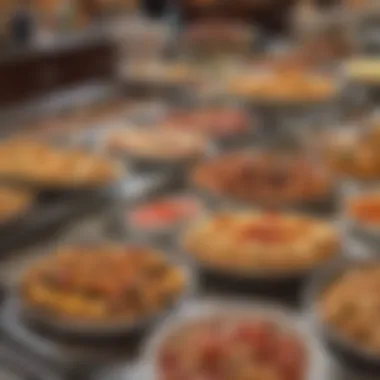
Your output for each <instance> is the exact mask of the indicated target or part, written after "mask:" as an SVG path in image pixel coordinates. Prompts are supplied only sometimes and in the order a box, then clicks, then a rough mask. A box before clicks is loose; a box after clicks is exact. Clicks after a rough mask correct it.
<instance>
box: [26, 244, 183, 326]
mask: <svg viewBox="0 0 380 380" xmlns="http://www.w3.org/2000/svg"><path fill="white" fill-rule="evenodd" d="M185 282H186V279H185V275H184V273H183V272H182V270H180V269H179V268H177V267H175V266H173V265H171V264H170V263H168V262H167V261H166V259H165V258H164V256H163V255H162V254H160V253H159V252H156V251H153V250H150V249H144V248H136V247H122V246H106V245H104V246H100V247H96V248H83V247H69V248H65V249H62V250H60V251H58V252H57V253H56V254H55V255H53V256H51V257H49V258H47V259H45V260H42V261H41V262H39V263H37V264H36V265H34V266H33V267H32V268H30V269H29V270H28V271H27V273H26V274H25V276H24V278H23V281H22V287H21V289H22V294H21V296H22V299H23V301H24V302H25V303H26V305H28V306H29V307H32V308H33V309H36V310H41V311H42V312H44V313H46V314H48V315H51V316H56V317H60V318H62V319H69V320H70V319H74V320H79V321H93V322H96V321H99V322H101V321H104V322H107V321H114V320H126V321H135V320H137V319H138V318H140V317H145V316H149V315H151V314H153V313H157V312H160V311H162V310H163V309H165V308H166V307H167V306H168V305H170V304H171V303H173V302H175V301H176V299H177V298H178V297H179V296H180V294H181V293H182V291H183V290H184V286H185Z"/></svg>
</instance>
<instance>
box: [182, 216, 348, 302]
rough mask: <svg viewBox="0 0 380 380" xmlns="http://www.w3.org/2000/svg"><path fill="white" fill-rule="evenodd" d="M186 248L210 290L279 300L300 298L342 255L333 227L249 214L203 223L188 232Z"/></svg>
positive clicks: (184, 238) (184, 236) (315, 221)
mask: <svg viewBox="0 0 380 380" xmlns="http://www.w3.org/2000/svg"><path fill="white" fill-rule="evenodd" d="M217 229H219V231H217ZM244 243H245V244H244ZM180 246H181V250H182V252H184V257H185V258H186V259H187V260H188V261H189V262H190V263H191V264H192V265H193V266H194V267H195V268H197V270H198V271H199V273H200V274H201V277H202V278H204V279H205V280H206V282H210V285H212V284H215V285H217V284H220V285H221V286H222V287H223V289H225V288H235V289H236V290H240V289H242V290H244V292H256V291H257V292H260V293H261V292H262V293H269V294H272V295H274V296H276V295H278V296H283V295H284V296H288V295H289V294H287V293H289V292H290V293H293V294H295V293H296V292H295V291H297V290H299V287H300V286H301V285H302V284H303V282H304V281H305V280H306V279H308V278H309V277H310V276H311V275H312V274H313V273H315V272H316V271H318V270H319V269H320V268H321V267H323V266H325V265H327V264H329V263H330V262H331V261H333V260H335V259H336V258H337V257H339V255H340V250H341V245H340V241H339V237H338V232H337V231H336V229H335V226H333V225H332V224H330V223H324V222H321V221H318V219H314V218H310V217H309V218H305V217H299V216H297V215H293V214H278V215H276V214H270V213H259V212H247V211H246V210H244V211H240V212H239V211H236V210H234V211H231V212H228V211H224V212H222V213H218V214H214V215H211V216H207V217H205V218H203V219H200V220H198V222H196V223H195V224H193V225H192V226H190V227H188V228H187V229H185V230H184V233H183V234H182V237H181V239H180Z"/></svg>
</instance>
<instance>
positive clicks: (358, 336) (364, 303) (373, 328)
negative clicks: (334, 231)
mask: <svg viewBox="0 0 380 380" xmlns="http://www.w3.org/2000/svg"><path fill="white" fill-rule="evenodd" d="M379 287H380V264H378V263H370V264H368V265H359V266H352V267H350V268H349V269H347V270H346V271H344V273H343V274H342V275H340V276H339V277H338V278H336V279H335V280H334V281H333V282H332V283H331V284H328V285H327V287H326V288H325V290H324V291H323V292H322V294H321V295H320V299H319V300H318V313H319V314H320V316H321V319H322V321H323V323H325V324H326V326H328V327H329V328H330V329H331V330H332V331H333V332H335V333H337V334H338V335H339V336H340V337H342V338H344V339H345V340H346V341H347V342H349V343H351V344H352V345H355V346H356V347H359V348H361V349H362V350H364V351H369V352H371V353H373V354H375V355H377V356H379V355H380V328H379V326H380V323H379V322H380V313H379V310H380V299H379Z"/></svg>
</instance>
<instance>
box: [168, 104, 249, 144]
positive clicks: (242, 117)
mask: <svg viewBox="0 0 380 380" xmlns="http://www.w3.org/2000/svg"><path fill="white" fill-rule="evenodd" d="M164 127H165V128H168V129H173V130H183V131H186V132H193V133H199V134H201V135H204V136H206V137H210V138H229V137H233V136H234V135H239V134H244V133H247V132H248V131H249V130H250V128H251V121H250V117H249V115H248V114H247V113H246V112H244V111H242V110H239V109H233V108H228V107H205V108H202V109H196V110H189V111H182V112H181V111H178V112H176V113H173V114H172V115H170V116H169V117H168V119H167V120H166V121H165V123H164ZM252 127H253V126H252Z"/></svg>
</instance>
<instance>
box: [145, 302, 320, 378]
mask: <svg viewBox="0 0 380 380" xmlns="http://www.w3.org/2000/svg"><path fill="white" fill-rule="evenodd" d="M169 322H170V323H168V324H167V325H165V326H163V327H162V328H161V330H160V331H158V333H157V334H156V335H154V336H153V337H152V339H150V340H149V341H148V342H147V345H146V347H145V350H144V355H143V358H144V362H143V363H144V364H145V372H146V376H147V378H150V379H152V380H155V379H159V380H172V379H178V378H180V377H183V378H186V379H189V380H193V379H194V380H195V379H200V378H205V379H223V380H224V379H226V380H227V379H236V380H238V379H239V380H240V379H278V380H287V379H289V380H303V379H314V378H315V377H314V376H315V375H316V373H318V372H319V374H324V373H326V368H325V367H326V365H325V363H324V362H323V360H324V359H323V358H322V356H321V355H318V354H316V352H317V345H316V344H315V342H314V340H313V338H311V337H309V334H308V332H307V331H306V330H305V328H304V327H303V326H301V324H300V322H299V320H297V319H296V318H294V316H293V315H292V313H291V312H289V311H288V310H286V309H285V310H284V309H281V308H278V307H274V306H271V305H265V304H253V305H252V304H250V306H248V305H247V304H246V303H244V302H242V301H231V300H218V299H216V300H215V299H209V300H207V299H206V300H202V301H198V302H192V303H191V304H190V305H189V307H188V308H187V310H184V311H183V313H182V314H181V315H177V316H176V317H174V318H172V320H170V321H169Z"/></svg>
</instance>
